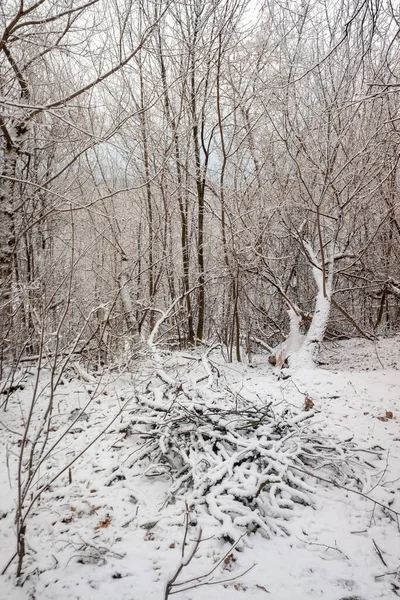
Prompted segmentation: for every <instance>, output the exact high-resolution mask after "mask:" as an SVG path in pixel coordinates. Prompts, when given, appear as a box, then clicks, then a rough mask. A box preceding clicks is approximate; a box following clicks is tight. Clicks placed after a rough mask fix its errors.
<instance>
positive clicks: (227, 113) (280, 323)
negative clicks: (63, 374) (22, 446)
mask: <svg viewBox="0 0 400 600" xmlns="http://www.w3.org/2000/svg"><path fill="white" fill-rule="evenodd" d="M0 19H1V26H0V27H1V33H0V173H1V181H0V268H1V269H0V270H1V273H0V275H1V279H2V282H1V292H0V293H1V308H0V327H1V360H2V361H4V360H7V361H8V360H9V359H10V358H12V359H13V360H14V361H15V362H16V363H18V361H19V360H20V359H21V358H23V357H25V356H26V355H27V354H29V355H32V354H33V355H35V354H38V353H39V352H40V349H41V348H42V349H44V351H45V353H46V354H48V355H52V354H54V353H71V352H74V353H80V354H81V355H83V356H85V357H87V358H88V359H90V360H91V361H92V362H95V363H100V364H102V363H105V362H108V361H110V360H113V359H114V358H115V356H116V355H118V356H119V357H121V356H124V357H125V359H129V357H130V356H132V354H134V353H135V351H136V348H137V345H138V343H140V340H141V339H143V337H144V336H146V335H147V333H148V332H149V331H150V330H151V329H152V327H153V325H154V322H155V318H156V312H155V311H156V309H159V308H164V307H165V306H169V305H170V304H171V302H172V301H173V300H174V299H175V298H177V297H179V296H180V295H182V301H181V302H180V304H179V306H178V307H177V310H176V311H175V312H174V313H173V315H172V316H171V319H170V321H169V323H168V326H166V327H165V331H164V333H165V334H166V335H167V337H168V340H169V341H170V342H171V343H175V344H178V345H179V346H180V347H185V346H187V345H188V344H193V343H197V341H198V340H214V341H215V340H217V341H219V342H222V343H223V344H224V345H225V346H226V347H227V352H228V358H229V359H232V358H233V357H236V358H237V359H240V358H241V357H242V354H243V351H244V347H245V346H246V348H247V350H249V349H250V346H251V343H252V341H251V340H254V339H259V340H261V341H262V342H264V343H266V344H267V345H274V344H275V343H279V342H281V341H282V339H283V337H284V334H285V332H287V328H288V320H287V314H286V311H287V307H288V305H289V306H290V307H291V309H292V310H294V311H295V313H296V314H297V315H298V316H301V318H302V323H303V324H302V325H301V326H302V327H303V333H305V332H306V330H307V329H308V327H309V326H310V323H312V319H313V314H314V306H315V297H316V296H317V295H319V301H318V300H317V309H318V311H320V309H321V310H322V312H323V313H324V316H323V318H322V317H321V318H320V322H319V323H318V324H317V325H318V326H316V325H315V323H314V326H313V328H312V329H311V331H312V335H311V334H310V338H312V339H313V340H314V339H315V340H316V342H320V341H321V338H322V337H323V336H324V335H326V334H327V335H330V336H340V335H364V336H367V337H371V336H374V335H376V334H377V333H380V332H384V333H390V332H392V331H394V330H396V329H397V328H398V317H399V312H398V296H399V289H400V286H399V284H398V282H399V280H400V273H399V264H400V261H399V256H398V247H399V238H400V225H399V212H398V186H399V177H398V162H399V147H398V144H399V135H398V133H399V132H398V123H399V114H398V112H399V103H398V94H399V85H400V82H399V79H398V64H399V57H400V48H399V34H398V32H399V29H400V17H399V14H398V11H397V9H396V8H395V7H394V5H393V3H391V2H390V1H388V2H386V1H384V2H380V3H378V4H377V3H375V2H372V1H371V0H338V1H337V2H333V3H332V2H329V1H328V0H326V1H325V2H314V1H313V0H310V1H308V2H303V1H302V0H301V1H300V0H299V2H292V1H290V2H289V1H288V2H286V3H285V2H279V3H278V2H274V0H265V1H264V2H262V4H261V5H260V6H258V7H255V6H254V3H250V2H248V0H217V1H216V2H213V3H210V2H208V1H207V0H193V1H189V2H184V3H181V2H174V0H172V1H165V2H164V1H163V0H160V1H158V2H147V0H129V1H128V2H125V3H121V2H106V1H105V0H91V1H89V2H80V1H78V0H57V1H53V0H52V1H50V0H39V1H36V2H34V1H33V0H31V1H28V0H18V1H17V0H5V2H3V3H2V9H1V14H0ZM190 290H192V291H191V292H190ZM310 328H311V327H310ZM309 341H310V344H311V342H312V340H309ZM310 347H311V346H310ZM310 352H311V350H310ZM312 353H313V355H315V348H313V349H312Z"/></svg>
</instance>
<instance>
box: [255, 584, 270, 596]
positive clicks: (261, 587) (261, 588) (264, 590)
mask: <svg viewBox="0 0 400 600" xmlns="http://www.w3.org/2000/svg"><path fill="white" fill-rule="evenodd" d="M256 587H257V588H258V589H259V590H263V592H267V594H270V593H271V592H269V591H268V590H267V588H265V587H264V586H263V585H258V584H257V583H256Z"/></svg>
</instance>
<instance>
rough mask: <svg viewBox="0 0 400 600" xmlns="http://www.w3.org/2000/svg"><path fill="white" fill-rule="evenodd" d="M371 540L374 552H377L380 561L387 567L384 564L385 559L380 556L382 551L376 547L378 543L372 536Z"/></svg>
mask: <svg viewBox="0 0 400 600" xmlns="http://www.w3.org/2000/svg"><path fill="white" fill-rule="evenodd" d="M372 541H373V543H374V546H375V550H376V552H377V554H378V556H379V558H380V559H381V561H382V562H383V564H384V565H385V567H387V564H386V562H385V559H384V558H383V556H382V552H381V550H380V548H379V547H378V544H377V543H376V541H375V540H374V538H372Z"/></svg>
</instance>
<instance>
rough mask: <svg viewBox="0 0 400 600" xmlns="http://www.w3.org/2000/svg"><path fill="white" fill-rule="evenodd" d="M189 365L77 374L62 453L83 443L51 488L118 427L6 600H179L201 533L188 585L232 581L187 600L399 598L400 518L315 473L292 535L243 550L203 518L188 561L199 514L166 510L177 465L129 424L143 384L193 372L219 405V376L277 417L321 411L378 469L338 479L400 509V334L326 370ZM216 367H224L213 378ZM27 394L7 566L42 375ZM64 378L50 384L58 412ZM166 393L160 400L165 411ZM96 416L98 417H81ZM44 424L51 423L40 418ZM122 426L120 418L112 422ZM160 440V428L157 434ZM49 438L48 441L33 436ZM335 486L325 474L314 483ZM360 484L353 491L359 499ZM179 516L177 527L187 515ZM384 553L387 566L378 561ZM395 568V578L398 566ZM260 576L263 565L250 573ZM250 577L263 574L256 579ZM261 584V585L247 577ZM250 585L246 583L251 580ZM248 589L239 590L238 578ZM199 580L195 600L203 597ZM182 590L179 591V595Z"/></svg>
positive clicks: (18, 401)
mask: <svg viewBox="0 0 400 600" xmlns="http://www.w3.org/2000/svg"><path fill="white" fill-rule="evenodd" d="M190 358H191V355H190V354H189V353H188V352H185V354H184V355H183V354H179V353H175V354H173V355H172V356H170V357H169V359H168V361H167V363H168V364H167V365H166V366H165V365H164V367H163V370H162V372H160V371H159V375H157V374H156V369H159V365H154V367H153V366H152V363H151V361H150V360H148V361H147V362H143V363H141V364H138V365H137V366H136V367H135V369H132V373H124V374H122V375H116V374H113V373H108V374H105V375H103V377H102V378H99V377H98V376H96V375H95V374H93V373H91V378H92V379H95V381H96V383H95V382H94V381H93V380H91V381H85V379H86V377H84V372H82V371H81V372H79V370H77V369H76V368H71V371H70V372H69V373H68V374H67V375H66V376H64V377H63V385H61V386H59V387H58V388H57V390H56V392H55V412H54V416H53V419H52V422H51V425H52V426H51V431H50V443H53V442H54V440H57V439H59V438H60V434H61V432H63V431H65V430H66V429H67V427H70V429H69V431H68V433H66V434H65V436H64V438H62V440H61V441H60V443H59V444H58V445H57V446H56V447H55V449H54V451H53V452H52V453H51V455H50V456H49V457H48V459H47V460H45V461H44V462H43V464H42V465H41V468H40V470H39V472H38V477H37V480H38V483H39V484H43V483H44V482H45V481H49V480H51V479H52V478H53V477H54V475H55V474H56V473H57V472H58V471H60V470H61V469H63V468H64V467H65V466H67V465H68V464H69V463H70V462H71V461H72V460H74V458H75V457H76V456H77V455H78V454H79V453H80V452H81V451H82V450H83V449H84V448H85V447H86V446H87V445H88V444H90V442H91V441H93V440H94V439H95V438H96V436H98V435H99V434H100V433H101V432H102V431H103V430H104V429H106V428H107V425H108V424H110V426H109V427H108V429H107V430H106V431H105V433H104V435H102V436H101V437H100V439H99V440H98V441H97V442H96V443H94V444H93V445H92V446H91V447H90V448H89V449H88V450H87V451H86V452H85V453H84V454H83V455H82V456H81V457H80V458H78V459H77V460H76V462H75V463H74V464H73V465H72V467H71V478H72V481H71V482H70V481H69V475H68V469H67V470H66V471H65V472H64V473H63V474H62V475H61V476H60V477H59V478H58V479H56V480H55V481H54V483H52V484H51V485H50V488H49V489H48V490H46V491H44V492H43V494H42V496H41V498H40V500H39V502H38V503H36V504H35V505H34V506H33V508H32V512H31V514H30V516H29V517H28V519H27V536H26V541H27V556H26V557H25V562H24V568H23V575H22V578H21V583H23V586H22V587H16V586H15V568H16V565H15V562H14V563H12V565H11V566H10V567H9V569H8V570H7V572H6V574H5V575H4V576H2V577H1V581H0V598H7V599H9V600H27V599H31V598H37V599H40V600H67V599H68V600H70V599H76V600H91V599H96V600H114V599H115V598H118V600H146V599H149V600H150V599H152V598H154V599H155V598H157V599H158V598H164V596H165V589H166V584H167V582H168V580H170V579H171V577H173V575H174V574H175V572H176V570H177V568H178V566H179V565H180V564H184V563H185V562H187V558H188V556H189V555H190V552H191V549H192V547H193V544H194V543H195V541H196V539H197V536H198V534H199V527H201V528H202V540H201V542H200V543H199V545H198V549H197V551H196V553H195V555H194V558H193V559H192V560H191V561H190V562H189V564H188V565H187V566H184V568H183V569H182V571H181V573H180V574H179V576H178V578H177V581H178V582H180V581H181V582H183V581H189V580H191V579H192V578H198V577H201V576H203V575H205V574H207V573H209V572H210V571H212V570H213V569H214V567H215V565H217V563H218V562H219V561H221V559H222V558H223V557H224V556H225V555H226V553H228V555H227V558H225V560H222V562H221V564H219V565H218V566H217V568H216V569H215V571H214V572H213V573H211V574H210V575H209V577H208V578H206V579H205V580H203V582H204V581H210V580H212V581H213V582H218V581H220V582H222V583H220V584H217V585H206V586H203V587H195V588H193V589H188V590H187V591H183V592H182V593H180V594H177V597H178V598H182V599H184V600H205V599H207V600H216V599H217V598H218V600H232V599H235V598H237V599H238V600H240V599H241V598H243V600H244V599H246V598H254V599H255V600H262V599H263V598H272V599H274V600H294V599H295V600H316V599H317V598H318V599H320V598H326V599H327V600H344V599H346V600H350V599H352V600H355V599H358V600H359V599H361V600H378V599H388V600H389V599H390V598H395V597H396V591H397V592H398V593H400V592H399V590H398V587H397V586H400V576H399V569H400V532H399V525H398V522H397V520H396V515H395V514H394V513H392V512H390V511H388V510H385V509H382V508H381V507H380V506H379V505H377V504H375V503H374V502H372V501H370V500H368V499H366V498H365V497H363V496H361V495H359V494H356V493H354V492H352V491H349V490H346V489H342V488H338V487H335V486H334V485H332V484H328V483H325V482H323V481H319V480H317V479H316V478H314V477H312V476H308V477H307V479H306V482H307V483H308V485H309V486H310V488H312V489H313V490H314V491H313V492H310V495H311V496H312V497H313V503H312V504H311V505H309V506H305V505H299V504H295V505H294V508H293V509H292V511H291V512H292V516H291V518H290V519H289V520H288V521H287V528H288V531H289V533H290V535H285V534H283V533H282V532H280V531H279V529H278V530H277V531H278V533H277V534H276V535H274V536H273V537H271V539H266V538H265V537H262V536H261V535H260V533H255V534H251V535H250V536H247V537H245V538H243V539H242V540H241V541H240V544H239V546H238V549H236V550H232V551H230V544H229V543H228V542H226V541H224V540H223V539H219V538H218V537H217V536H216V535H215V533H216V529H215V523H214V521H213V519H211V518H207V516H206V515H203V516H202V518H201V522H199V521H200V518H198V517H196V515H194V514H191V515H190V518H191V519H192V523H191V525H190V526H189V530H188V534H187V545H186V547H185V553H184V557H185V558H184V559H182V555H181V544H182V540H183V537H184V531H185V528H184V519H185V511H184V510H181V512H180V514H179V511H177V509H178V508H179V505H176V506H174V505H169V506H166V505H165V499H166V495H167V493H168V490H169V488H170V486H171V483H173V482H172V481H171V475H170V473H169V470H168V469H167V468H166V465H163V464H161V465H157V464H149V463H147V464H146V461H145V459H144V460H143V461H142V462H140V461H139V463H138V462H135V463H134V465H133V466H132V468H130V466H131V464H132V459H133V457H136V455H137V454H138V453H139V452H141V451H142V453H143V455H145V454H146V451H147V452H148V450H149V448H150V445H151V443H152V441H151V440H150V441H149V446H147V447H146V448H145V449H144V450H143V449H142V450H140V449H139V448H140V447H139V446H138V445H137V441H138V436H137V435H135V434H134V433H132V432H131V431H129V426H130V425H129V424H130V422H131V414H130V412H131V411H132V410H133V409H134V408H135V406H136V393H137V390H138V389H140V386H142V385H152V386H153V388H154V389H155V388H156V387H157V386H158V387H159V388H160V391H161V389H162V384H163V381H162V380H163V379H164V376H165V375H167V376H168V377H169V378H170V380H171V381H174V380H176V378H177V374H179V375H180V376H181V375H182V373H184V372H187V373H189V374H190V377H192V379H193V380H197V379H200V378H201V377H203V378H204V381H203V385H204V389H206V390H207V393H210V394H211V383H212V377H213V376H215V369H218V371H219V372H220V374H221V383H220V386H221V389H226V388H229V390H230V391H232V392H233V393H238V394H239V393H240V394H241V395H242V396H243V397H246V398H247V397H251V396H254V395H255V394H256V395H257V397H258V398H259V399H260V401H261V402H264V403H265V404H267V403H269V402H272V403H273V405H274V406H275V407H276V408H277V410H278V408H281V409H282V408H283V407H284V406H290V407H293V408H294V409H296V410H300V411H301V410H302V409H303V406H304V401H305V397H306V396H307V397H309V398H310V399H312V401H313V403H314V411H315V414H314V416H313V417H312V420H313V422H314V424H315V427H316V428H318V430H319V431H321V432H322V433H323V435H324V436H326V438H327V439H339V440H341V441H343V442H346V441H348V440H350V439H351V440H352V442H353V444H355V446H356V447H357V448H358V449H359V450H360V455H362V456H363V458H364V459H365V461H366V462H367V463H368V464H369V465H370V467H369V466H368V465H365V464H363V463H360V462H357V460H356V459H354V462H352V460H349V464H347V465H346V466H345V467H342V466H340V465H339V463H338V470H337V478H336V481H338V482H340V481H341V477H342V472H344V470H345V468H348V469H351V468H354V469H355V470H356V471H357V473H359V474H360V479H362V483H363V488H362V492H363V493H365V494H366V495H368V496H369V497H370V498H373V499H375V500H376V501H377V502H380V503H382V504H384V505H386V506H390V508H391V509H392V510H394V511H397V512H400V494H399V492H400V426H399V419H400V394H399V391H400V372H399V367H400V337H395V338H392V339H386V340H384V339H382V340H379V341H378V342H376V343H373V342H369V341H365V340H349V341H344V342H340V343H335V344H333V343H330V344H326V345H325V347H324V349H323V351H322V354H321V355H320V358H321V362H322V363H323V366H322V367H321V368H318V369H307V368H298V369H296V370H290V369H283V370H282V371H280V370H278V369H274V368H272V367H271V366H270V365H269V364H268V361H267V357H266V356H265V355H256V356H255V357H253V360H252V366H251V367H250V366H248V365H246V364H244V363H241V364H239V363H234V364H226V363H224V361H223V359H222V358H221V355H220V354H219V352H214V353H213V354H212V355H211V356H210V362H204V360H203V357H202V356H201V355H198V354H193V356H192V360H189V359H190ZM210 364H211V366H212V367H214V368H210ZM28 370H29V372H30V373H31V374H30V375H26V376H25V378H24V381H23V385H24V386H25V387H24V389H23V390H21V389H17V390H16V391H14V392H13V394H12V395H11V396H10V399H9V403H8V409H7V411H6V412H1V413H0V452H1V460H0V490H1V494H0V539H1V540H2V543H1V545H0V566H1V568H3V566H5V565H6V564H7V562H8V561H9V560H10V558H11V556H12V555H13V553H14V552H15V547H16V545H15V544H16V543H15V524H14V518H15V507H16V497H17V488H16V483H15V482H16V472H17V462H18V453H19V440H20V438H21V432H22V431H23V423H24V420H25V419H26V415H27V411H28V408H29V402H30V399H31V398H32V391H33V386H34V381H35V368H34V367H33V366H29V369H28ZM48 382H49V373H48V372H46V373H44V374H43V378H42V380H41V386H42V389H43V395H42V398H43V401H45V400H46V393H48ZM161 398H162V395H161V393H160V400H161ZM89 401H90V403H89V406H88V408H87V410H86V412H85V414H84V415H81V416H80V417H79V415H80V412H78V411H77V409H82V408H83V407H84V406H85V405H86V403H87V402H89ZM35 414H36V415H37V419H38V420H39V418H40V411H36V413H35ZM113 419H114V421H113ZM142 427H145V426H142ZM32 431H34V430H32ZM315 474H316V475H318V474H320V475H321V476H324V474H325V471H324V469H323V468H321V470H320V471H318V472H317V473H315ZM355 489H356V487H354V490H355ZM177 514H178V517H177ZM378 549H379V552H380V553H381V557H380V556H379V553H378ZM383 561H385V563H386V566H385V565H384V564H383ZM253 565H254V567H253V568H251V567H252V566H253ZM250 568H251V570H249V571H248V569H250ZM246 571H247V572H246ZM242 573H245V574H244V575H243V576H240V575H241V574H242ZM235 577H237V578H236V579H232V578H235ZM193 584H196V581H194V582H192V583H191V584H187V585H184V586H183V587H184V588H186V587H190V586H191V585H193ZM174 589H178V588H174Z"/></svg>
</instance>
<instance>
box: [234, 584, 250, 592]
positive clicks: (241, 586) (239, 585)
mask: <svg viewBox="0 0 400 600" xmlns="http://www.w3.org/2000/svg"><path fill="white" fill-rule="evenodd" d="M233 587H234V588H235V590H236V591H237V592H240V590H243V591H244V592H245V591H246V590H247V587H246V586H245V585H243V583H234V584H233Z"/></svg>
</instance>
